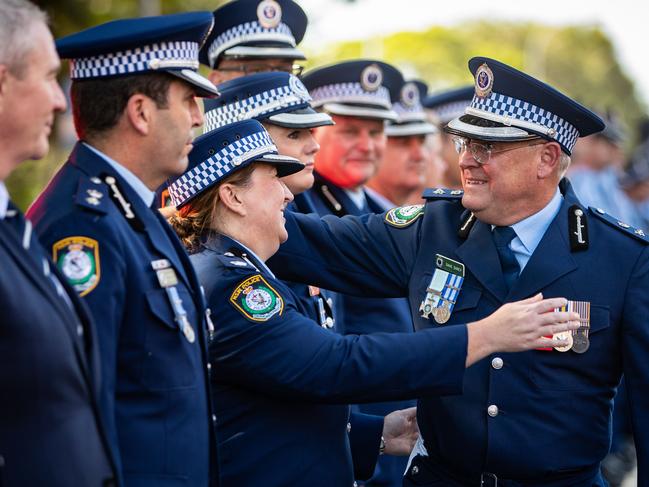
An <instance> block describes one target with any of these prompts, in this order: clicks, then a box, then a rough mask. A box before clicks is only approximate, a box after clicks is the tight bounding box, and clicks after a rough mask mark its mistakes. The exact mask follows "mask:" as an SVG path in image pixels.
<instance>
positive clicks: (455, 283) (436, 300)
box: [419, 254, 464, 325]
mask: <svg viewBox="0 0 649 487" xmlns="http://www.w3.org/2000/svg"><path fill="white" fill-rule="evenodd" d="M463 282H464V264H462V263H461V262H458V261H456V260H453V259H449V258H448V257H445V256H443V255H441V254H437V255H436V256H435V272H434V273H433V277H432V279H431V280H430V283H429V284H428V287H427V288H426V297H425V298H424V300H423V301H422V302H421V305H420V306H419V311H420V312H421V316H422V317H423V318H426V319H430V315H431V314H432V315H433V318H434V319H435V321H436V322H437V323H439V324H440V325H441V324H444V323H446V322H447V321H448V320H449V319H450V318H451V313H452V312H453V307H454V306H455V303H456V302H457V298H458V296H459V294H460V289H461V288H462V283H463Z"/></svg>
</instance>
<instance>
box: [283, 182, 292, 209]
mask: <svg viewBox="0 0 649 487" xmlns="http://www.w3.org/2000/svg"><path fill="white" fill-rule="evenodd" d="M280 182H281V183H282V187H283V189H284V201H286V204H289V203H290V202H291V201H293V193H291V190H290V189H288V186H286V183H285V182H284V181H282V180H280Z"/></svg>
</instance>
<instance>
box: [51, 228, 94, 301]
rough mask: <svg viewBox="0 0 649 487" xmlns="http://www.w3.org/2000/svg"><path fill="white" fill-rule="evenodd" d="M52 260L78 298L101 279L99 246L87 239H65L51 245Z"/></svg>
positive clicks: (90, 289)
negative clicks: (77, 294)
mask: <svg viewBox="0 0 649 487" xmlns="http://www.w3.org/2000/svg"><path fill="white" fill-rule="evenodd" d="M52 260H53V261H54V263H55V264H56V267H58V269H59V270H60V271H61V273H62V274H63V275H64V276H65V277H66V279H67V280H68V282H69V283H70V285H71V286H72V287H73V288H74V290H75V291H76V292H77V293H79V296H85V295H86V294H88V293H89V292H90V291H92V290H93V289H94V288H95V287H97V284H99V278H100V277H101V267H100V265H99V244H98V243H97V241H96V240H93V239H92V238H88V237H78V236H75V237H67V238H64V239H61V240H59V241H58V242H55V243H54V245H52Z"/></svg>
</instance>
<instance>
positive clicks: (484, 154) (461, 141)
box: [453, 136, 545, 164]
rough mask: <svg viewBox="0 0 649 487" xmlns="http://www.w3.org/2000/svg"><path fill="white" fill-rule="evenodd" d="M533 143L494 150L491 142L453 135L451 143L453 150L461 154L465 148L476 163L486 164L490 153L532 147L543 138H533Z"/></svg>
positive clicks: (540, 142)
mask: <svg viewBox="0 0 649 487" xmlns="http://www.w3.org/2000/svg"><path fill="white" fill-rule="evenodd" d="M535 140H536V142H535V143H533V144H525V145H517V146H516V147H506V148H504V149H498V150H495V149H494V146H493V144H484V143H481V142H476V141H474V140H471V139H467V138H466V137H457V136H456V137H453V144H454V145H455V151H456V152H457V153H458V154H460V155H462V154H463V153H464V152H465V151H466V150H468V151H469V152H470V153H471V156H472V157H473V159H475V161H476V162H477V163H478V164H487V163H488V162H489V161H490V160H491V155H492V154H500V153H501V152H509V151H512V150H516V149H522V148H523V147H532V146H535V145H540V144H545V141H544V140H543V139H535Z"/></svg>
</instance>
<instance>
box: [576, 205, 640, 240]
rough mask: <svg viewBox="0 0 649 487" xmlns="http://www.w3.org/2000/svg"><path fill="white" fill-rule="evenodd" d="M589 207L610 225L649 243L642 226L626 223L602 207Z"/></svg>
mask: <svg viewBox="0 0 649 487" xmlns="http://www.w3.org/2000/svg"><path fill="white" fill-rule="evenodd" d="M588 209H589V210H590V212H591V213H592V214H593V215H595V216H596V217H597V218H599V219H600V220H602V221H604V222H606V223H608V224H609V225H610V226H612V227H614V228H617V229H618V230H620V231H622V232H624V233H626V234H627V235H630V236H631V237H634V238H636V239H637V240H640V241H641V242H644V243H649V238H648V237H647V234H646V232H645V231H644V230H642V229H641V228H634V227H632V226H631V225H629V224H628V223H624V222H623V221H620V220H618V219H617V218H614V217H612V216H611V215H609V214H608V213H606V212H605V211H604V210H602V209H601V208H593V207H592V206H590V207H589V208H588Z"/></svg>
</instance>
